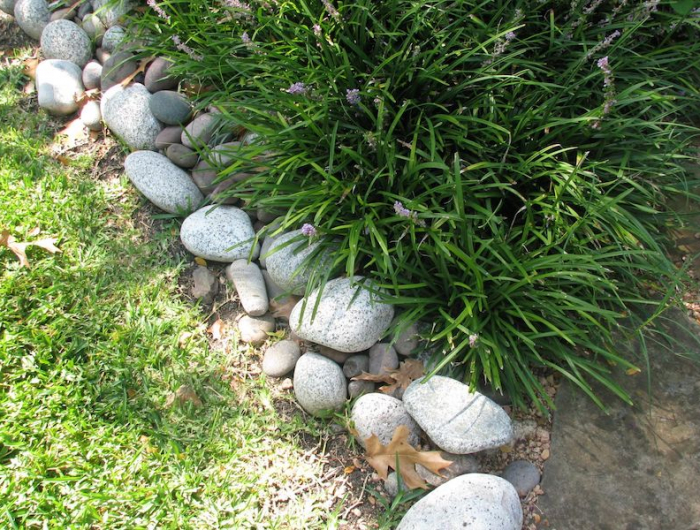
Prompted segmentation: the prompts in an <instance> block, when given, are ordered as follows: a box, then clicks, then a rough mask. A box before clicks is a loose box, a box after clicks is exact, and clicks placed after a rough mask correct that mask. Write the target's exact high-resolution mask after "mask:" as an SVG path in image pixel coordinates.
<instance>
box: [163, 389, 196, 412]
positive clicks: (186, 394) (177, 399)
mask: <svg viewBox="0 0 700 530" xmlns="http://www.w3.org/2000/svg"><path fill="white" fill-rule="evenodd" d="M175 403H177V404H178V405H184V404H185V403H192V405H193V406H195V407H201V406H202V400H201V399H199V396H198V395H197V393H196V392H195V391H194V389H193V388H192V387H191V386H189V385H182V386H181V387H180V388H178V389H177V390H176V391H175V392H174V393H172V394H170V395H169V396H168V399H167V400H166V401H165V406H166V407H171V406H173V405H174V404H175Z"/></svg>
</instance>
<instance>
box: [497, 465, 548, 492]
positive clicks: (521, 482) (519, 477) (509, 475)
mask: <svg viewBox="0 0 700 530" xmlns="http://www.w3.org/2000/svg"><path fill="white" fill-rule="evenodd" d="M502 476H503V478H504V479H506V480H507V481H508V482H510V483H511V484H512V485H513V487H514V488H515V491H517V492H518V495H520V496H521V497H525V496H526V495H527V494H528V493H530V491H532V489H533V488H534V487H535V486H537V485H538V484H539V483H540V470H539V469H537V466H536V465H535V464H533V463H532V462H528V461H527V460H516V461H515V462H511V463H510V464H508V467H506V468H505V469H504V470H503V475H502Z"/></svg>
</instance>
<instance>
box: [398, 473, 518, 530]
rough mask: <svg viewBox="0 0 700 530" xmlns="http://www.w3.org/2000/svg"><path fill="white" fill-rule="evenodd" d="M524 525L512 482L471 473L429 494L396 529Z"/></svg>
mask: <svg viewBox="0 0 700 530" xmlns="http://www.w3.org/2000/svg"><path fill="white" fill-rule="evenodd" d="M522 524H523V513H522V508H521V506H520V499H519V498H518V494H517V492H516V491H515V489H514V488H513V486H511V484H510V482H508V481H507V480H504V479H502V478H500V477H495V476H493V475H484V474H481V473H471V474H468V475H462V476H460V477H457V478H455V479H452V480H450V481H449V482H447V483H446V484H443V485H442V486H440V487H439V488H437V489H435V490H433V491H432V492H430V493H428V495H426V496H425V497H423V498H422V499H421V500H419V501H418V502H417V503H416V504H414V505H413V506H412V507H411V509H410V510H408V512H407V513H406V515H405V516H404V517H403V519H402V520H401V523H399V526H398V527H397V530H434V529H436V528H439V529H440V530H464V529H471V530H521V528H522Z"/></svg>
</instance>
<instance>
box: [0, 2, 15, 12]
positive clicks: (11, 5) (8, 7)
mask: <svg viewBox="0 0 700 530" xmlns="http://www.w3.org/2000/svg"><path fill="white" fill-rule="evenodd" d="M0 11H2V12H4V13H7V14H8V15H13V14H14V12H15V0H0Z"/></svg>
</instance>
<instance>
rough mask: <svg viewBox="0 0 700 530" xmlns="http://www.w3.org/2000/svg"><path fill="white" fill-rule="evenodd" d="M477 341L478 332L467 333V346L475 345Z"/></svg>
mask: <svg viewBox="0 0 700 530" xmlns="http://www.w3.org/2000/svg"><path fill="white" fill-rule="evenodd" d="M477 342H479V334H478V333H472V334H471V335H469V347H470V348H473V347H474V346H476V343H477Z"/></svg>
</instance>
